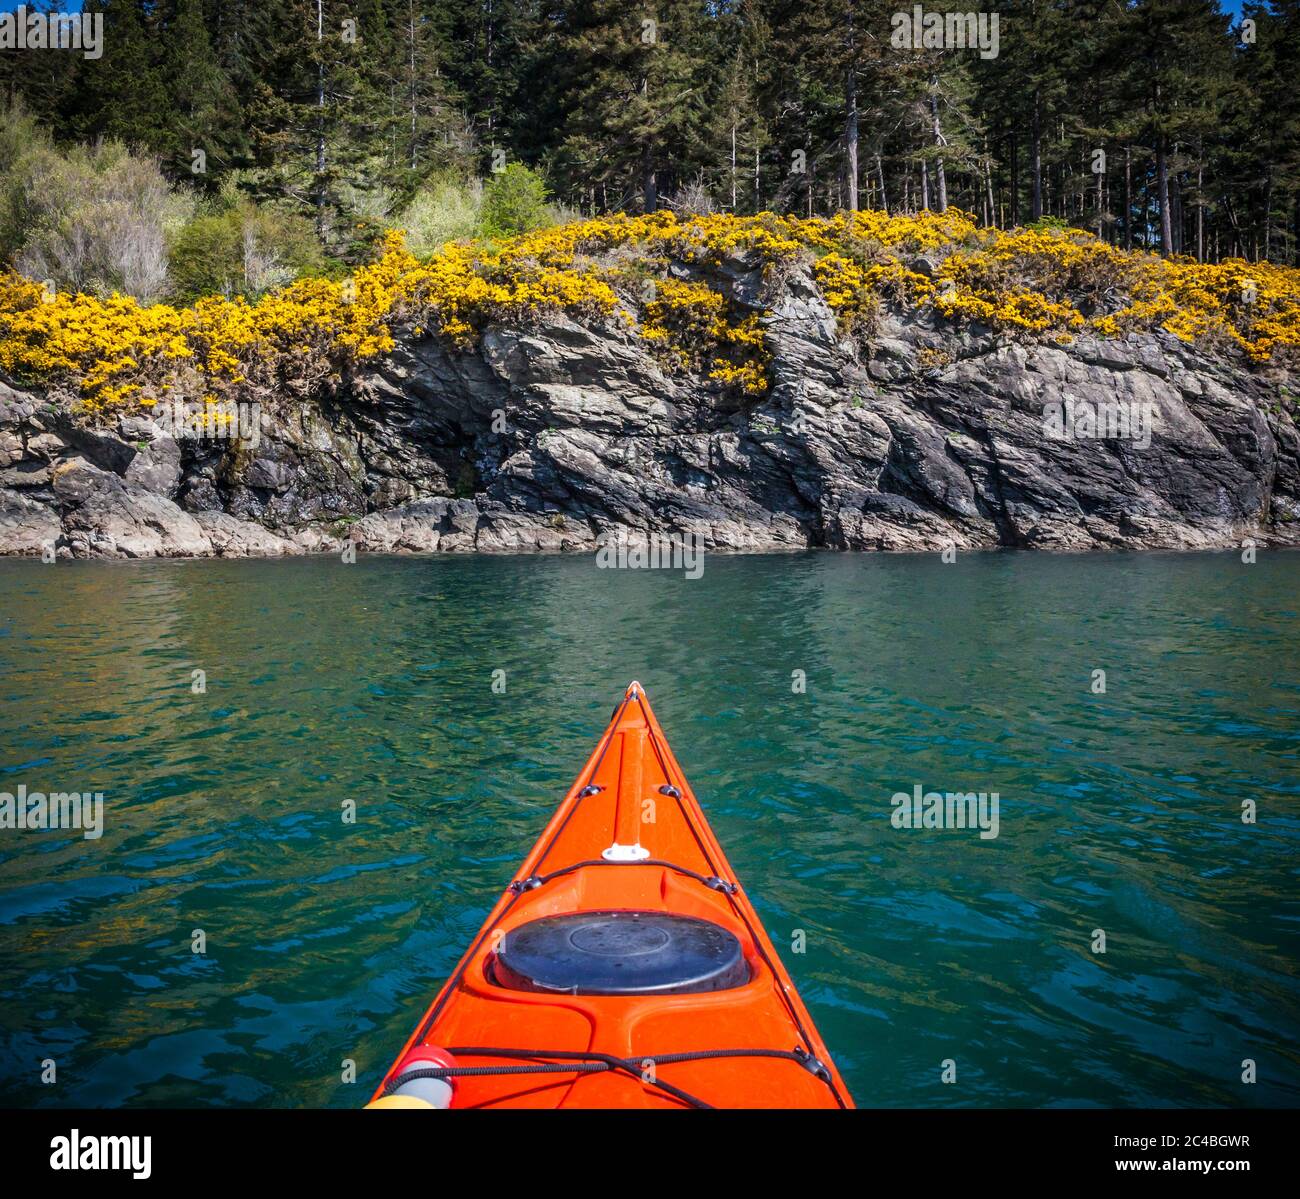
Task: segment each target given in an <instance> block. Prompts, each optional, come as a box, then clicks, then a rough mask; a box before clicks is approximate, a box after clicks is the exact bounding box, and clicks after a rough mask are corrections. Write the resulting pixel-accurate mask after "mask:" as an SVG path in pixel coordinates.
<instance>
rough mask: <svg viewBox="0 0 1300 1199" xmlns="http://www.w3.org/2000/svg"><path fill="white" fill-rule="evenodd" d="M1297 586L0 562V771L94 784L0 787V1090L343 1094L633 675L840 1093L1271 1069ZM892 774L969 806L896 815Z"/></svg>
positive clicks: (518, 854) (861, 574) (1280, 1014)
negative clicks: (56, 827) (59, 816)
mask: <svg viewBox="0 0 1300 1199" xmlns="http://www.w3.org/2000/svg"><path fill="white" fill-rule="evenodd" d="M1298 596H1300V555H1298V554H1280V553H1275V554H1262V555H1261V556H1260V559H1259V561H1258V562H1257V563H1255V564H1254V565H1251V566H1247V565H1244V564H1242V563H1241V562H1240V560H1239V558H1238V557H1237V556H1235V555H1231V554H1223V555H1189V556H1177V555H1143V556H1114V557H1109V556H1083V557H1048V556H1035V555H1023V554H991V555H970V556H963V557H962V558H960V559H959V561H958V562H957V563H956V564H950V565H946V564H943V563H941V562H940V561H939V559H938V557H937V556H924V557H913V556H865V557H856V556H836V555H831V554H810V555H799V556H789V557H787V556H781V557H757V558H726V557H719V556H712V557H709V558H708V559H707V562H706V568H705V571H704V575H703V577H702V578H701V579H699V580H697V581H691V580H687V579H684V578H683V577H682V576H681V575H680V574H670V573H667V572H651V571H633V572H629V571H600V570H597V569H595V566H594V563H593V560H592V559H591V558H590V557H585V556H584V557H582V558H551V557H546V558H503V559H490V558H419V559H414V558H413V559H397V558H367V557H364V556H363V557H362V559H361V560H360V561H359V562H358V563H357V564H356V565H344V564H342V563H340V562H339V561H337V560H336V559H332V558H331V559H319V560H291V561H282V562H188V563H187V562H141V563H59V564H58V565H55V566H42V565H41V564H39V563H35V562H13V561H9V562H2V563H0V697H2V698H0V791H6V790H7V791H14V790H15V789H16V787H17V785H18V784H20V783H25V784H26V785H27V786H28V787H29V788H30V789H31V790H33V791H35V790H97V791H102V792H103V793H104V796H105V816H104V832H103V836H102V838H100V839H99V840H85V839H83V838H81V837H80V835H79V834H77V833H75V832H64V831H60V832H49V831H44V832H37V831H31V830H21V831H20V830H3V831H0V1103H3V1104H7V1105H23V1106H26V1105H31V1104H43V1105H92V1106H101V1105H102V1106H115V1105H124V1104H130V1105H263V1106H298V1105H330V1106H343V1107H346V1106H350V1105H356V1104H359V1103H361V1102H363V1101H364V1099H365V1097H366V1096H367V1095H368V1093H369V1089H370V1087H371V1086H373V1084H374V1083H375V1081H376V1080H377V1078H378V1077H379V1075H380V1074H381V1073H382V1071H383V1069H384V1068H385V1067H386V1066H387V1065H388V1064H389V1062H390V1061H391V1059H392V1057H393V1055H394V1054H395V1053H396V1052H397V1050H398V1049H399V1048H400V1046H401V1044H402V1042H403V1040H404V1039H405V1037H406V1035H407V1034H408V1032H409V1031H410V1029H411V1027H412V1026H413V1025H414V1023H415V1021H416V1019H417V1017H418V1016H419V1014H420V1013H421V1011H422V1010H423V1008H424V1007H425V1005H426V1003H427V1001H428V999H429V998H430V997H431V995H432V993H433V992H434V990H435V989H436V988H437V986H438V985H439V983H440V982H441V980H442V979H443V977H444V976H445V975H446V973H447V971H448V970H449V968H450V967H451V965H452V964H453V963H454V961H455V959H456V958H457V957H458V956H459V954H460V952H461V950H462V949H463V948H464V946H465V945H466V943H467V941H468V940H469V938H470V937H471V936H472V934H473V933H474V932H475V931H476V929H477V928H478V926H479V923H480V922H481V920H482V918H483V916H484V915H485V913H486V911H487V910H488V908H489V907H490V906H491V904H492V902H493V901H494V900H495V898H496V897H497V895H498V894H499V893H500V891H501V889H502V887H503V886H504V884H505V883H506V882H507V881H508V880H509V879H510V877H511V875H512V872H513V870H514V868H515V866H516V865H517V863H518V862H519V860H520V859H521V858H522V857H523V854H524V852H525V851H526V850H527V848H528V847H529V846H530V844H531V843H532V841H533V839H534V838H535V837H536V835H537V833H538V832H539V831H540V829H541V828H542V826H543V824H544V823H545V821H546V819H547V816H548V814H549V812H550V810H551V809H552V807H553V806H554V805H555V803H556V802H558V800H559V798H560V797H561V795H562V794H563V792H564V791H565V789H566V788H567V787H568V785H569V783H570V782H571V781H572V779H573V776H574V775H575V774H576V773H577V771H578V768H579V767H580V765H581V763H582V761H583V759H584V758H585V756H586V754H587V753H588V752H589V750H590V748H591V746H592V745H593V744H594V742H595V740H596V738H597V736H598V734H599V732H600V730H601V728H602V727H603V725H604V723H605V721H606V719H607V718H608V716H609V711H610V708H611V707H612V705H613V703H614V701H615V699H616V698H617V696H618V695H619V693H620V692H621V690H622V689H623V687H624V686H625V685H626V684H627V682H628V681H629V680H630V679H632V678H639V679H640V680H641V681H642V682H643V683H644V684H645V686H646V688H647V690H648V692H649V695H650V697H651V699H652V701H653V702H654V704H655V707H656V710H657V712H658V715H659V717H660V720H661V721H662V723H663V725H664V728H665V731H666V733H667V735H668V738H669V740H670V742H671V744H672V745H673V747H674V749H675V750H676V752H677V755H678V757H679V759H680V760H681V762H682V764H683V766H684V768H685V769H686V771H687V775H688V777H689V778H690V779H691V781H692V783H693V785H694V788H695V790H696V792H697V793H698V795H699V797H700V800H701V802H702V803H703V804H704V806H705V809H706V811H707V813H708V815H709V818H710V820H711V822H712V824H713V826H714V829H715V831H716V832H717V834H718V837H719V839H720V840H721V841H722V843H723V845H724V846H725V848H726V850H727V852H728V855H729V856H730V858H731V860H732V863H733V865H734V866H735V868H736V870H737V872H738V874H739V877H740V879H741V881H742V883H743V884H744V885H745V886H746V887H747V888H748V890H749V892H750V894H751V895H752V896H753V897H754V900H755V903H756V905H757V907H758V909H759V912H760V915H761V916H762V917H763V919H764V920H765V922H766V923H767V925H768V928H769V930H770V932H771V934H772V937H773V939H774V940H775V942H776V943H777V946H778V948H779V949H781V951H782V955H783V957H784V958H785V960H786V962H787V964H788V965H789V966H790V968H791V971H792V973H793V975H794V977H795V980H796V982H797V984H798V986H799V987H800V989H801V991H802V993H803V995H804V997H805V999H806V1000H807V1002H808V1005H809V1007H810V1008H811V1010H812V1013H813V1016H814V1019H815V1020H816V1022H817V1024H818V1026H819V1027H820V1029H821V1031H822V1034H823V1036H824V1037H825V1039H826V1041H827V1042H828V1043H829V1045H830V1047H831V1049H832V1051H833V1053H834V1054H835V1057H836V1060H837V1061H838V1063H839V1065H840V1067H841V1069H842V1071H843V1073H844V1075H845V1077H846V1079H847V1081H848V1083H849V1086H850V1088H851V1090H852V1092H853V1094H854V1096H855V1098H856V1099H857V1101H858V1103H859V1104H861V1105H864V1106H865V1105H903V1106H922V1107H925V1106H934V1105H968V1106H987V1105H1051V1104H1061V1105H1078V1104H1084V1105H1108V1106H1110V1105H1114V1106H1127V1105H1148V1104H1149V1105H1206V1104H1208V1105H1231V1106H1238V1105H1246V1106H1263V1105H1294V1104H1296V1103H1297V1102H1300V1058H1298V1056H1297V1049H1296V1046H1297V1042H1298V1040H1300V1036H1298V1034H1300V1002H1298V999H1300V986H1298V984H1297V973H1298V971H1300V923H1298V915H1300V908H1298V906H1297V903H1296V897H1297V887H1296V872H1297V857H1296V850H1297V847H1298V846H1300V820H1298V816H1300V803H1298V801H1297V794H1298V793H1300V769H1297V753H1298V751H1300V719H1298V717H1300V653H1297V649H1298V647H1300V636H1298V634H1297V628H1298V627H1300V625H1298V620H1297V610H1298V609H1300V599H1298V598H1297V597H1298ZM1098 669H1100V670H1105V671H1106V684H1107V687H1106V692H1105V694H1094V693H1093V691H1092V690H1091V686H1090V684H1091V680H1092V677H1093V676H1092V672H1093V671H1094V670H1098ZM194 670H203V671H205V672H206V680H207V690H206V694H194V693H192V690H191V678H192V675H191V672H192V671H194ZM498 670H504V671H505V672H506V674H505V678H506V692H505V694H504V695H501V694H494V692H493V690H492V677H493V672H494V671H498ZM796 670H801V671H804V672H806V677H807V691H806V694H796V693H794V692H793V691H792V672H793V671H796ZM917 784H920V785H921V786H922V787H923V788H924V789H927V790H929V789H934V790H940V791H945V790H952V791H984V792H993V791H996V792H998V794H999V797H1000V832H999V836H998V837H997V838H996V839H993V840H980V838H979V837H978V835H977V834H976V833H975V832H973V831H969V830H961V829H941V830H934V829H924V830H923V829H916V830H907V829H896V828H894V827H893V826H892V825H891V822H890V813H891V811H892V808H891V805H890V797H891V796H892V795H893V794H894V793H895V792H898V791H911V790H912V788H913V787H914V786H915V785H917ZM345 799H353V800H355V801H356V803H357V822H356V824H355V825H345V824H344V823H343V821H342V820H341V819H340V811H341V804H342V801H344V800H345ZM1243 800H1253V801H1255V802H1256V803H1257V804H1258V822H1257V823H1256V824H1254V825H1246V824H1243V823H1242V820H1241V810H1242V807H1241V805H1242V801H1243ZM195 929H202V930H203V931H204V933H205V934H206V938H207V952H206V954H204V955H196V954H194V953H192V952H191V935H192V933H193V931H194V930H195ZM795 929H802V930H804V932H805V934H806V938H807V945H806V952H805V953H803V954H795V953H791V952H789V948H790V944H791V937H792V935H793V932H794V930H795ZM1094 929H1103V930H1104V931H1105V934H1106V938H1107V946H1106V948H1107V952H1106V953H1105V954H1104V955H1100V954H1094V953H1093V952H1092V950H1091V940H1092V935H1093V930H1094ZM1247 1058H1249V1059H1252V1060H1254V1061H1255V1062H1256V1064H1257V1065H1256V1069H1257V1071H1258V1081H1257V1082H1256V1083H1255V1084H1254V1085H1244V1084H1243V1083H1242V1082H1241V1073H1242V1065H1241V1063H1242V1061H1243V1059H1247ZM44 1059H53V1060H54V1062H55V1063H56V1071H57V1074H56V1082H55V1083H54V1084H53V1085H42V1083H41V1081H40V1071H41V1063H42V1061H43V1060H44ZM344 1059H351V1060H353V1061H355V1062H356V1064H357V1075H358V1081H357V1082H356V1083H355V1084H345V1083H343V1082H342V1081H341V1080H340V1071H341V1070H342V1062H343V1061H344ZM945 1059H952V1061H953V1062H955V1064H956V1071H957V1081H956V1082H955V1083H953V1084H950V1085H945V1084H944V1083H942V1082H941V1068H942V1067H941V1063H942V1062H943V1061H944V1060H945Z"/></svg>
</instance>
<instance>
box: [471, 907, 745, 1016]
mask: <svg viewBox="0 0 1300 1199" xmlns="http://www.w3.org/2000/svg"><path fill="white" fill-rule="evenodd" d="M495 975H496V981H497V982H498V983H499V984H500V985H501V986H503V987H510V988H512V989H513V990H516V991H567V992H569V993H570V994H572V995H686V994H692V993H697V992H700V991H725V990H727V989H728V988H729V987H739V986H743V985H744V984H745V983H747V982H748V981H749V968H748V967H747V966H746V965H745V955H744V954H743V953H742V952H741V949H740V942H739V941H738V940H736V938H735V936H734V935H733V934H731V933H730V932H728V931H727V930H726V929H725V928H723V927H722V926H721V925H718V924H714V923H712V921H709V920H698V919H696V918H695V917H694V916H674V915H672V914H670V913H667V912H621V911H611V912H575V913H573V914H572V915H568V916H545V917H543V918H542V919H541V920H532V921H530V922H529V923H527V924H521V925H520V926H519V927H518V928H515V929H511V930H510V932H508V933H507V934H506V935H505V937H504V938H503V939H502V942H501V945H500V947H499V948H498V950H497V954H496V960H495Z"/></svg>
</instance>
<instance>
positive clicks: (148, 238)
mask: <svg viewBox="0 0 1300 1199" xmlns="http://www.w3.org/2000/svg"><path fill="white" fill-rule="evenodd" d="M2 152H3V151H0V153H2ZM10 158H11V161H10V163H9V169H8V170H7V171H5V173H4V176H3V180H2V181H0V195H3V196H6V197H8V198H9V202H10V203H13V202H14V199H15V198H16V200H17V203H18V204H19V206H20V211H21V214H22V223H21V226H20V228H19V230H18V231H17V232H16V233H15V232H14V231H13V230H12V229H11V230H10V234H9V235H10V237H11V239H12V249H11V254H12V261H13V264H14V265H15V266H16V267H17V268H18V270H20V271H21V272H22V273H23V274H25V275H27V276H29V277H30V278H33V279H50V280H53V281H54V283H55V284H56V286H58V287H61V288H67V289H73V290H79V291H87V292H93V293H95V294H98V295H104V294H107V293H109V292H112V291H120V292H123V293H126V294H128V295H132V296H135V297H136V299H138V300H142V301H145V302H149V301H152V300H157V299H159V298H161V297H162V296H163V295H164V294H165V293H166V291H167V282H168V274H167V242H168V239H169V238H170V237H171V236H172V235H173V234H174V233H176V232H177V231H178V230H179V229H180V228H181V227H182V226H183V225H184V224H185V222H186V221H187V220H188V219H189V218H190V216H191V215H192V214H193V211H194V200H193V197H192V196H191V195H190V194H189V193H188V192H185V191H180V190H175V189H172V188H170V187H169V186H168V183H167V180H166V179H165V178H164V177H163V174H162V172H161V170H160V169H159V166H158V163H157V161H156V160H155V159H153V158H149V157H144V156H141V155H136V154H132V153H131V152H130V151H129V150H128V149H127V148H126V146H124V145H123V144H122V143H121V142H117V141H105V142H99V143H96V144H95V145H93V146H84V145H74V146H72V147H71V148H70V149H69V150H68V151H67V152H66V153H60V152H59V151H58V150H56V149H54V148H53V147H52V146H50V145H49V144H47V143H46V144H42V143H40V142H38V143H37V144H36V145H35V146H33V147H30V148H29V149H28V150H27V151H26V152H24V153H21V154H19V155H17V156H16V159H15V158H14V156H13V155H10Z"/></svg>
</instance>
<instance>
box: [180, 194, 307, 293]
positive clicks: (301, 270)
mask: <svg viewBox="0 0 1300 1199" xmlns="http://www.w3.org/2000/svg"><path fill="white" fill-rule="evenodd" d="M325 265H326V264H325V256H324V252H323V251H322V249H321V246H320V243H319V242H318V241H317V240H316V234H315V231H314V230H313V228H312V224H311V221H310V220H309V219H308V218H307V217H305V216H300V215H298V214H296V213H288V212H282V211H281V210H279V209H277V208H273V207H270V206H265V205H258V204H255V203H254V202H253V201H252V200H250V199H248V198H247V197H242V196H241V197H238V198H233V197H231V196H230V194H229V193H228V192H227V193H223V196H222V198H221V200H219V201H218V203H217V204H216V205H215V210H214V211H210V212H208V213H206V214H204V215H202V216H198V217H196V218H195V219H194V220H192V221H190V223H189V224H188V225H186V226H185V228H184V229H182V230H181V231H180V233H179V234H178V235H177V236H176V238H175V239H174V241H173V242H172V247H171V277H172V290H173V294H174V295H175V297H176V298H177V299H179V300H182V301H185V302H189V301H191V300H195V299H197V298H199V297H200V296H210V295H217V294H220V295H224V296H234V295H243V296H247V297H249V298H250V299H256V298H258V297H259V296H261V295H263V294H265V293H266V292H268V291H270V290H271V289H272V288H275V287H282V286H283V285H284V284H286V283H289V282H291V281H292V280H294V279H295V278H297V277H298V276H299V275H301V274H308V273H310V274H318V273H320V272H321V271H323V270H324V268H325Z"/></svg>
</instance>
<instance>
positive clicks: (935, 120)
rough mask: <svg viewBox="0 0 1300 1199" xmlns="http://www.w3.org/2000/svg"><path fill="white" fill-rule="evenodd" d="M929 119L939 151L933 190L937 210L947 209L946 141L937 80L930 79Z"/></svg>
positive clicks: (935, 165) (935, 162)
mask: <svg viewBox="0 0 1300 1199" xmlns="http://www.w3.org/2000/svg"><path fill="white" fill-rule="evenodd" d="M930 120H931V122H932V124H933V126H934V145H935V148H936V149H937V150H938V151H939V153H938V154H937V155H936V156H935V160H934V181H935V190H936V192H937V194H938V203H939V211H940V212H947V211H948V181H947V179H946V178H945V176H944V170H943V147H944V146H946V145H947V144H948V143H947V142H946V141H945V140H944V136H943V130H942V129H941V128H940V127H939V81H938V79H932V80H931V81H930Z"/></svg>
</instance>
